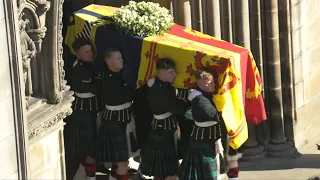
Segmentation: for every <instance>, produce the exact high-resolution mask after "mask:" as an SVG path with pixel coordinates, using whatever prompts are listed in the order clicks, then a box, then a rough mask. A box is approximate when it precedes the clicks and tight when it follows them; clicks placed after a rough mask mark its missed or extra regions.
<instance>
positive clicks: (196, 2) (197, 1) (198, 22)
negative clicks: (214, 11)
mask: <svg viewBox="0 0 320 180" xmlns="http://www.w3.org/2000/svg"><path fill="white" fill-rule="evenodd" d="M202 1H203V0H190V3H191V21H192V29H194V30H197V31H200V32H203V29H204V27H203V18H202V11H203V9H202V8H203V6H202V3H201V2H202Z"/></svg>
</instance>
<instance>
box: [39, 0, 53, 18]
mask: <svg viewBox="0 0 320 180" xmlns="http://www.w3.org/2000/svg"><path fill="white" fill-rule="evenodd" d="M35 1H36V2H37V4H38V8H37V14H38V15H39V16H41V15H43V14H45V13H46V12H47V11H48V10H49V9H50V2H49V1H45V0H35Z"/></svg>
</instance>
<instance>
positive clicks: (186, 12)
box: [174, 0, 192, 28]
mask: <svg viewBox="0 0 320 180" xmlns="http://www.w3.org/2000/svg"><path fill="white" fill-rule="evenodd" d="M174 5H175V11H176V14H175V15H176V16H174V18H175V22H176V23H177V24H180V25H183V26H185V27H187V28H192V24H191V13H190V11H191V7H190V1H189V0H179V1H174Z"/></svg>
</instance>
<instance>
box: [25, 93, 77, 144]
mask: <svg viewBox="0 0 320 180" xmlns="http://www.w3.org/2000/svg"><path fill="white" fill-rule="evenodd" d="M72 94H73V92H71V91H65V92H64V93H63V95H62V96H63V97H64V98H63V101H62V102H61V103H59V104H56V105H51V104H47V103H45V102H43V103H41V104H39V105H38V107H36V108H34V109H35V110H33V111H31V112H28V138H29V143H33V142H35V141H36V140H38V139H39V138H42V137H44V136H46V135H47V134H50V133H51V132H52V131H53V130H56V129H57V128H60V126H59V124H61V123H63V119H64V118H66V117H67V116H69V115H71V113H72V109H71V103H72V101H73V100H74V98H73V97H72Z"/></svg>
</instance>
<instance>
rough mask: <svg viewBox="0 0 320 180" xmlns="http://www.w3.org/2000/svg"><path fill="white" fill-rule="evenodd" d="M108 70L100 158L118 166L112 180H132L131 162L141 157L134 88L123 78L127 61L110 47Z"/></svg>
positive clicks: (107, 60)
mask: <svg viewBox="0 0 320 180" xmlns="http://www.w3.org/2000/svg"><path fill="white" fill-rule="evenodd" d="M104 61H105V63H106V64H107V70H106V73H105V74H104V77H103V79H102V92H103V94H102V96H103V101H104V104H105V111H104V114H103V119H102V121H101V126H100V131H99V136H98V142H97V148H96V158H97V160H99V162H112V163H114V165H115V166H114V167H113V169H114V171H112V173H111V174H110V176H109V179H110V180H114V179H117V180H119V179H121V180H126V179H128V172H127V171H128V159H129V157H132V156H135V155H137V145H136V140H135V139H136V134H135V124H134V119H133V116H132V111H131V104H132V101H133V98H134V89H133V88H131V87H129V86H128V85H127V84H126V83H125V81H124V80H123V76H122V69H123V59H122V55H121V53H120V51H119V50H117V49H113V48H108V49H106V51H105V54H104Z"/></svg>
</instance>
